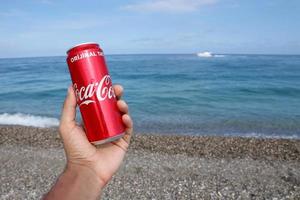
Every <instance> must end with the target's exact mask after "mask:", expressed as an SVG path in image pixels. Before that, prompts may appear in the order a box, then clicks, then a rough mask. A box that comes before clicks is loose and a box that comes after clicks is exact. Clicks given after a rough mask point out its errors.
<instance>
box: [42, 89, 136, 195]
mask: <svg viewBox="0 0 300 200" xmlns="http://www.w3.org/2000/svg"><path fill="white" fill-rule="evenodd" d="M113 88H114V92H115V94H116V96H117V99H118V101H117V106H118V108H119V110H120V112H121V113H123V115H122V120H123V123H124V125H125V127H126V130H125V135H124V136H123V137H122V138H120V139H118V140H116V141H113V142H110V143H106V144H102V145H101V146H99V147H98V148H97V147H95V146H94V145H92V144H91V143H90V142H89V141H88V139H87V136H86V134H85V131H84V127H82V126H81V125H78V124H77V123H76V120H75V118H76V106H77V104H76V97H75V93H74V90H73V88H72V86H70V87H69V89H68V94H67V97H66V99H65V102H64V106H63V109H62V115H61V120H60V125H59V132H60V136H61V138H62V140H63V144H64V149H65V153H66V157H67V165H66V169H65V171H64V172H63V174H62V175H61V176H60V177H59V179H58V181H57V182H56V184H55V185H54V186H53V187H52V189H51V190H50V191H49V193H48V194H46V195H45V197H44V198H45V199H95V198H97V196H99V194H100V192H101V190H102V188H103V187H104V186H105V185H106V184H107V183H108V181H109V180H110V179H111V178H112V176H113V175H114V174H115V173H116V172H117V170H118V168H119V167H120V165H121V163H122V161H123V159H124V156H125V154H126V150H127V148H128V146H129V142H130V138H131V134H132V131H133V123H132V120H131V118H130V116H129V115H128V106H127V104H126V103H125V101H123V100H120V98H121V96H122V93H123V88H122V86H120V85H114V86H113Z"/></svg>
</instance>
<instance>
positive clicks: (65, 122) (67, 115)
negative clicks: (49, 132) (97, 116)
mask: <svg viewBox="0 0 300 200" xmlns="http://www.w3.org/2000/svg"><path fill="white" fill-rule="evenodd" d="M75 118H76V96H75V92H74V90H73V87H72V86H70V87H69V88H68V94H67V97H66V99H65V102H64V105H63V108H62V113H61V119H60V128H61V129H65V128H67V129H69V128H73V127H74V126H75V125H76V121H75Z"/></svg>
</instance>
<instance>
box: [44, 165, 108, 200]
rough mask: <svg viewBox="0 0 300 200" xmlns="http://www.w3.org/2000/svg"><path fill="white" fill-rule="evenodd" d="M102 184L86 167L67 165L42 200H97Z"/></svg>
mask: <svg viewBox="0 0 300 200" xmlns="http://www.w3.org/2000/svg"><path fill="white" fill-rule="evenodd" d="M102 188H103V184H102V183H101V181H100V180H99V178H98V177H97V176H96V175H95V173H94V172H93V170H91V169H90V168H88V167H86V166H81V165H76V164H67V166H66V169H65V171H64V172H63V173H62V174H61V175H60V177H59V178H58V180H57V182H56V183H55V185H54V186H53V187H52V189H51V190H50V191H49V193H48V194H46V196H45V197H44V199H72V200H73V199H79V200H81V199H82V200H83V199H84V200H86V199H97V198H98V197H99V196H100V193H101V190H102Z"/></svg>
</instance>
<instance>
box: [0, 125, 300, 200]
mask: <svg viewBox="0 0 300 200" xmlns="http://www.w3.org/2000/svg"><path fill="white" fill-rule="evenodd" d="M0 154H1V156H0V163H1V169H0V170H1V171H0V181H1V184H2V185H1V188H0V199H40V198H41V197H42V196H43V194H44V193H46V192H47V191H48V190H49V189H50V187H51V186H52V185H53V183H54V182H55V180H56V178H57V177H58V176H59V174H60V173H61V172H62V171H63V169H64V165H65V156H64V151H63V146H62V142H61V140H60V138H59V136H58V130H57V128H33V127H24V126H0ZM101 199H300V140H297V139H262V138H241V137H217V136H215V137H214V136H209V137H208V136H176V135H168V136H164V135H158V134H151V135H150V134H149V135H148V134H139V133H135V135H134V137H133V138H132V142H131V145H130V148H129V150H128V153H127V156H126V158H125V161H124V162H123V165H122V166H121V168H120V170H119V172H118V173H117V174H116V175H115V176H114V178H113V179H112V181H111V182H110V183H109V184H108V185H107V187H106V188H105V190H104V191H103V192H102V197H101Z"/></svg>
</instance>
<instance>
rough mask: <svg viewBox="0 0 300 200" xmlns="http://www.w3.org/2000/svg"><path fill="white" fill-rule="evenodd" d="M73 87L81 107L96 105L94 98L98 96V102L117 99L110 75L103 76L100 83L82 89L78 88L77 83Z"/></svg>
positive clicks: (93, 83)
mask: <svg viewBox="0 0 300 200" xmlns="http://www.w3.org/2000/svg"><path fill="white" fill-rule="evenodd" d="M73 86H74V90H75V94H76V99H77V103H78V105H79V107H80V106H82V105H88V104H90V103H95V100H94V98H92V97H93V96H94V95H96V97H97V99H98V101H104V100H105V99H112V98H115V97H116V95H115V93H114V90H113V87H112V82H111V78H110V76H109V75H105V76H103V78H102V79H101V80H100V81H99V82H92V83H90V84H88V85H87V86H86V87H85V86H82V87H81V88H78V86H77V84H76V83H74V85H73Z"/></svg>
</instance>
